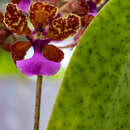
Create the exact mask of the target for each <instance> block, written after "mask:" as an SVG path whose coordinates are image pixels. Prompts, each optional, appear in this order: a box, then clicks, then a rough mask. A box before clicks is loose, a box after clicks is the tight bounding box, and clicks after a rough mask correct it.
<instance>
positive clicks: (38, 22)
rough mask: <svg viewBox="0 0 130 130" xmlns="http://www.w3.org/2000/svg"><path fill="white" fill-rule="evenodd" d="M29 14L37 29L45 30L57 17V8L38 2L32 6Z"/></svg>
mask: <svg viewBox="0 0 130 130" xmlns="http://www.w3.org/2000/svg"><path fill="white" fill-rule="evenodd" d="M29 14H30V21H31V23H32V24H33V26H34V27H35V28H39V27H41V28H44V27H45V26H47V25H48V24H49V22H50V21H51V20H52V19H53V18H54V17H55V16H56V15H57V8H56V7H55V6H53V5H49V4H47V3H41V2H36V3H33V4H32V5H31V6H30V9H29Z"/></svg>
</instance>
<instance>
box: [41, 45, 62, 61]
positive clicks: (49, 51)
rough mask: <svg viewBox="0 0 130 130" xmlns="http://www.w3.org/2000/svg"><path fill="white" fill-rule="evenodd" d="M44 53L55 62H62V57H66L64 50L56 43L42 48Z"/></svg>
mask: <svg viewBox="0 0 130 130" xmlns="http://www.w3.org/2000/svg"><path fill="white" fill-rule="evenodd" d="M42 54H43V55H44V56H45V57H46V58H47V59H48V60H51V61H54V62H61V61H62V59H63V58H64V53H63V51H62V50H60V49H59V48H57V47H56V46H54V45H46V46H45V47H44V48H43V49H42Z"/></svg>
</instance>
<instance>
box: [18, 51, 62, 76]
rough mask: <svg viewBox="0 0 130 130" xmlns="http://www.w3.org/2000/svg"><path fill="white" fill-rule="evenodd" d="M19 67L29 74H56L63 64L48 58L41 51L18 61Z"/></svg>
mask: <svg viewBox="0 0 130 130" xmlns="http://www.w3.org/2000/svg"><path fill="white" fill-rule="evenodd" d="M16 66H17V67H18V69H19V70H20V71H21V72H22V73H23V74H25V75H27V76H34V75H44V76H51V75H54V74H56V73H57V72H58V71H59V69H60V66H61V64H60V63H57V62H53V61H50V60H48V59H46V58H45V57H44V56H43V55H42V54H41V53H37V52H36V53H35V54H34V55H33V57H32V58H30V59H26V60H19V61H16Z"/></svg>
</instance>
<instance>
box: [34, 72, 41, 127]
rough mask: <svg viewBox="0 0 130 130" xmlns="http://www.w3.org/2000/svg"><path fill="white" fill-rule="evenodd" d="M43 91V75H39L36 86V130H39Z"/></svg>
mask: <svg viewBox="0 0 130 130" xmlns="http://www.w3.org/2000/svg"><path fill="white" fill-rule="evenodd" d="M41 91H42V76H40V75H38V76H37V88H36V103H35V119H34V130H39V120H40V105H41Z"/></svg>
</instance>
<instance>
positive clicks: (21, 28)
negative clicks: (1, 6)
mask: <svg viewBox="0 0 130 130" xmlns="http://www.w3.org/2000/svg"><path fill="white" fill-rule="evenodd" d="M4 21H5V24H6V25H7V26H8V28H9V29H10V30H11V31H12V32H14V33H16V34H18V35H21V34H28V35H31V30H30V29H29V27H28V25H27V19H26V15H25V14H24V13H23V12H22V11H21V10H18V9H17V6H16V5H15V4H8V5H7V7H6V12H5V16H4Z"/></svg>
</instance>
